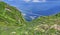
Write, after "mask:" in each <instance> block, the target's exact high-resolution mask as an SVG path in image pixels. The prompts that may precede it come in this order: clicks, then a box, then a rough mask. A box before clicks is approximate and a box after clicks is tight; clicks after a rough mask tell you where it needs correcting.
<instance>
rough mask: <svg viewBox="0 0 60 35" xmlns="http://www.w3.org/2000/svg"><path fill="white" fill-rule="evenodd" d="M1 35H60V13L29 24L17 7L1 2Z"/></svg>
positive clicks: (39, 18) (40, 18) (42, 17)
mask: <svg viewBox="0 0 60 35" xmlns="http://www.w3.org/2000/svg"><path fill="white" fill-rule="evenodd" d="M0 35H60V13H59V14H56V15H52V16H41V17H38V18H37V19H35V20H32V21H31V22H27V21H26V20H25V19H24V17H23V15H22V14H21V12H20V11H19V10H18V9H17V8H16V7H13V6H10V5H8V4H6V3H5V2H0Z"/></svg>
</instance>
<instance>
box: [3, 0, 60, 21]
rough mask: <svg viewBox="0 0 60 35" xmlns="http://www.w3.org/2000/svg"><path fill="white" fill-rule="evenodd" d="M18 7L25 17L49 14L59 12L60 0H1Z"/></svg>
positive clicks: (30, 18) (29, 18) (30, 17)
mask: <svg viewBox="0 0 60 35" xmlns="http://www.w3.org/2000/svg"><path fill="white" fill-rule="evenodd" d="M3 1H4V2H6V3H7V4H9V5H11V6H15V7H16V8H17V9H19V10H20V11H21V12H22V13H23V15H24V17H25V19H28V20H32V19H34V18H37V17H39V16H49V15H54V14H57V13H59V12H60V0H3Z"/></svg>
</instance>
